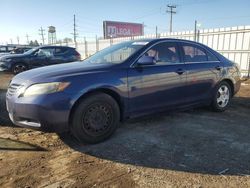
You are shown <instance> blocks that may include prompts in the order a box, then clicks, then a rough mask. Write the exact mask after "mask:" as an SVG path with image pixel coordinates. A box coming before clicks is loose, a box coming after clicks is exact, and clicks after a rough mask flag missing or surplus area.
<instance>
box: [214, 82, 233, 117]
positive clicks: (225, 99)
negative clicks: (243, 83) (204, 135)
mask: <svg viewBox="0 0 250 188" xmlns="http://www.w3.org/2000/svg"><path fill="white" fill-rule="evenodd" d="M231 98H232V88H231V86H230V85H229V84H228V83H227V82H225V81H222V82H221V83H220V84H218V85H217V87H216V89H215V92H214V95H213V101H212V104H211V107H212V110H213V111H215V112H224V111H225V110H226V109H227V108H228V106H229V105H230V102H231Z"/></svg>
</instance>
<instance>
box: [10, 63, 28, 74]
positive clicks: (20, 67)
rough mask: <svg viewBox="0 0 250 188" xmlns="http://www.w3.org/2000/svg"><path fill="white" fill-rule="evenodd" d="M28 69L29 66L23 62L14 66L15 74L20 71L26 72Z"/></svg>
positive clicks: (13, 71)
mask: <svg viewBox="0 0 250 188" xmlns="http://www.w3.org/2000/svg"><path fill="white" fill-rule="evenodd" d="M26 70H28V67H27V66H26V65H25V64H23V63H17V64H15V65H14V66H13V67H12V73H13V74H19V73H21V72H24V71H26Z"/></svg>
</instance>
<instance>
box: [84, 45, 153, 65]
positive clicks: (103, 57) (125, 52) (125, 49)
mask: <svg viewBox="0 0 250 188" xmlns="http://www.w3.org/2000/svg"><path fill="white" fill-rule="evenodd" d="M147 43H148V42H144V41H142V42H135V41H130V42H123V43H120V44H116V45H113V46H111V47H108V48H106V49H104V50H102V51H100V52H97V53H96V54H94V55H93V56H91V57H89V58H88V59H86V61H87V62H88V63H93V64H98V63H99V64H100V63H101V64H104V63H112V64H119V63H122V62H124V61H125V60H126V59H128V58H129V57H130V56H131V55H133V54H134V53H135V52H137V51H138V50H139V49H141V48H142V47H143V46H145V45H146V44H147Z"/></svg>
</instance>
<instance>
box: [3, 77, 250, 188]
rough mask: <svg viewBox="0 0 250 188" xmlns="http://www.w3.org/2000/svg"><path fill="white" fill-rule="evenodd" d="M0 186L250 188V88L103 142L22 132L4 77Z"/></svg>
mask: <svg viewBox="0 0 250 188" xmlns="http://www.w3.org/2000/svg"><path fill="white" fill-rule="evenodd" d="M0 76H2V78H1V79H0V80H1V81H0V169H1V170H0V187H216V188H217V187H250V137H249V135H250V123H249V122H250V82H249V81H248V82H247V81H246V82H244V83H243V85H242V87H241V90H240V92H239V93H238V94H237V96H236V97H235V98H234V99H233V101H232V105H231V107H230V108H229V109H228V110H227V111H226V112H224V113H214V112H211V111H209V109H206V108H200V109H194V110H190V111H187V112H177V113H172V114H164V115H159V116H154V117H149V118H144V119H136V120H133V121H129V122H125V123H123V124H121V126H120V128H119V129H118V130H117V132H116V133H115V135H114V136H113V137H112V138H111V139H109V140H107V141H105V142H103V143H100V144H96V145H79V144H77V143H76V141H75V140H74V139H73V138H72V137H71V135H70V134H68V133H65V134H63V135H57V134H55V133H44V132H40V131H34V130H29V129H24V128H18V127H14V126H13V125H12V123H11V122H10V121H9V118H8V115H7V113H6V110H5V92H6V91H5V88H6V86H7V85H8V81H9V80H10V79H11V76H10V75H0Z"/></svg>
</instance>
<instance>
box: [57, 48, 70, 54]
mask: <svg viewBox="0 0 250 188" xmlns="http://www.w3.org/2000/svg"><path fill="white" fill-rule="evenodd" d="M67 51H68V49H67V48H56V49H55V54H56V55H60V54H64V53H65V52H67Z"/></svg>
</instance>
